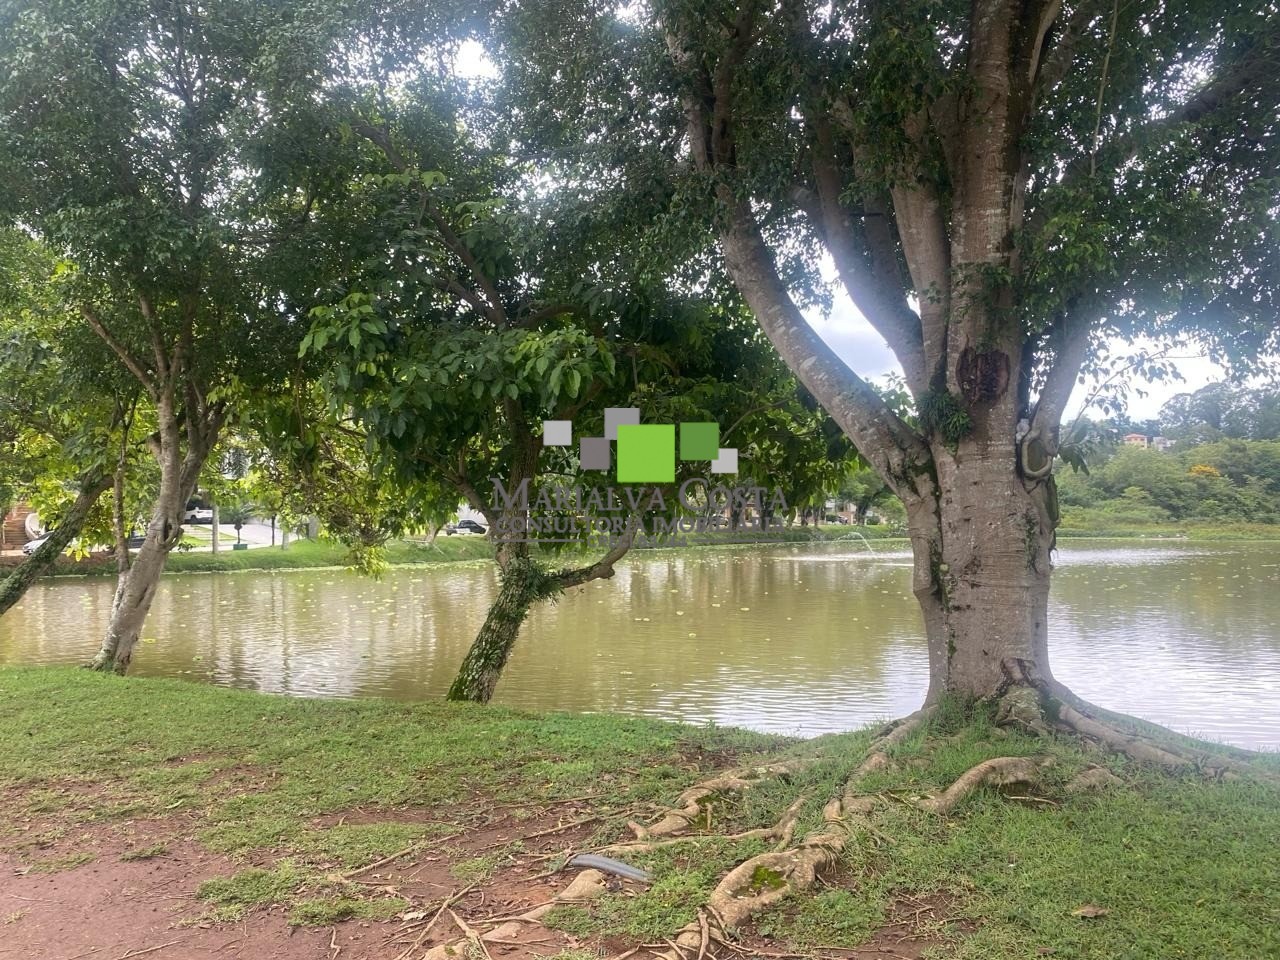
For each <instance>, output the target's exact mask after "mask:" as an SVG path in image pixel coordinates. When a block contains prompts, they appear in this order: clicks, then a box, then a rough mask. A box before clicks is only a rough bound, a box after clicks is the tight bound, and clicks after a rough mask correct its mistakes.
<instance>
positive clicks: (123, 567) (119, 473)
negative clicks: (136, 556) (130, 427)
mask: <svg viewBox="0 0 1280 960" xmlns="http://www.w3.org/2000/svg"><path fill="white" fill-rule="evenodd" d="M112 501H113V508H112V518H111V520H112V523H111V525H112V528H113V530H114V533H115V540H116V542H115V555H116V592H115V595H114V596H113V597H112V598H111V615H112V616H113V617H114V616H115V614H116V610H117V609H119V607H120V598H121V597H122V596H124V587H125V584H126V583H127V582H128V580H129V541H128V538H127V536H126V531H125V526H124V456H123V454H122V455H121V458H120V462H119V464H118V465H117V466H116V475H115V482H114V484H113V488H112Z"/></svg>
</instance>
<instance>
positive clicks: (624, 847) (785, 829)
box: [599, 797, 805, 854]
mask: <svg viewBox="0 0 1280 960" xmlns="http://www.w3.org/2000/svg"><path fill="white" fill-rule="evenodd" d="M804 804H805V798H804V797H799V798H797V799H796V801H795V802H794V803H793V804H791V806H789V807H787V809H786V812H785V813H783V815H782V816H781V818H779V820H778V822H777V823H775V824H774V825H773V826H771V827H757V828H756V829H754V830H744V831H742V832H741V833H689V834H680V835H679V836H674V837H666V838H664V839H661V840H632V841H630V842H628V843H614V844H610V845H609V846H607V847H601V848H600V850H599V852H600V853H607V854H614V853H650V852H652V851H654V850H657V849H659V848H660V847H671V846H675V845H676V844H680V843H689V842H691V841H696V840H735V841H737V840H776V841H777V842H778V849H779V850H782V849H785V848H787V847H789V846H790V845H791V838H792V836H794V834H795V830H796V820H797V819H798V818H799V816H800V810H801V809H802V808H803V807H804Z"/></svg>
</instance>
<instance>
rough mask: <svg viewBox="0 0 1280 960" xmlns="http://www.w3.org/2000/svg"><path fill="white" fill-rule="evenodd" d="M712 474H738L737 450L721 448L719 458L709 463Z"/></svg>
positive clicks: (734, 448)
mask: <svg viewBox="0 0 1280 960" xmlns="http://www.w3.org/2000/svg"><path fill="white" fill-rule="evenodd" d="M711 472H712V473H737V472H738V448H737V447H721V448H720V456H718V457H716V458H715V459H714V460H712V461H711Z"/></svg>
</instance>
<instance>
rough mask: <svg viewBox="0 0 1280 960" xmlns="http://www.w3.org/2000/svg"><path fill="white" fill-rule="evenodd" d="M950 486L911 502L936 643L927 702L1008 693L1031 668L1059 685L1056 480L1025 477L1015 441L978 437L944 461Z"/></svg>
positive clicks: (920, 581) (940, 460) (920, 589)
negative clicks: (1053, 612) (1052, 593)
mask: <svg viewBox="0 0 1280 960" xmlns="http://www.w3.org/2000/svg"><path fill="white" fill-rule="evenodd" d="M936 462H937V469H938V474H939V481H940V482H939V486H940V488H941V490H942V494H941V496H939V497H938V498H937V499H936V500H935V501H933V502H932V503H930V502H928V501H916V502H915V503H912V504H910V505H909V506H908V510H907V514H908V530H909V532H910V536H911V543H912V550H913V553H914V557H915V572H914V576H913V591H914V593H915V595H916V598H917V600H918V601H919V603H920V608H921V613H922V616H923V619H924V623H925V633H926V636H927V638H928V651H929V677H930V681H929V692H928V695H927V698H926V702H927V703H932V702H934V701H935V700H936V699H937V698H938V697H940V696H941V695H943V694H944V693H954V694H959V695H961V696H964V697H971V698H977V699H998V698H999V697H1001V696H1003V695H1004V694H1005V693H1006V692H1007V690H1008V688H1009V687H1010V685H1011V684H1012V683H1016V682H1018V681H1017V677H1020V676H1022V672H1021V671H1014V672H1013V674H1011V672H1010V667H1011V666H1012V665H1013V664H1015V663H1017V664H1021V665H1022V666H1024V667H1025V672H1026V673H1028V674H1030V675H1033V676H1037V677H1039V678H1041V679H1043V680H1045V681H1049V680H1051V677H1052V675H1051V672H1050V669H1049V659H1048V630H1047V625H1048V601H1049V579H1050V574H1051V571H1052V564H1051V560H1050V552H1051V550H1052V549H1053V543H1054V527H1055V525H1056V522H1057V518H1056V516H1055V515H1054V510H1053V508H1052V504H1053V492H1052V485H1053V480H1052V478H1047V479H1045V480H1043V481H1039V482H1036V483H1032V484H1030V485H1028V483H1027V482H1026V481H1025V480H1024V479H1023V478H1022V477H1021V476H1020V475H1019V473H1018V470H1017V467H1016V457H1015V451H1014V448H1013V444H1012V442H1006V443H1003V444H999V443H994V442H983V443H979V442H977V441H975V440H969V441H965V442H963V443H961V444H960V445H958V447H957V450H956V451H955V452H954V453H952V452H951V451H949V450H943V451H939V452H938V454H937V456H936Z"/></svg>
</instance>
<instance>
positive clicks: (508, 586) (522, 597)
mask: <svg viewBox="0 0 1280 960" xmlns="http://www.w3.org/2000/svg"><path fill="white" fill-rule="evenodd" d="M545 577H546V574H544V573H543V572H542V571H540V570H539V569H538V567H537V564H535V563H534V562H533V561H532V560H530V559H529V558H528V557H519V558H515V559H512V560H511V561H510V562H509V563H508V564H507V566H506V569H505V570H504V571H503V573H502V586H501V588H500V589H499V590H498V596H497V598H496V599H495V600H494V601H493V605H492V606H490V607H489V613H488V615H487V616H486V617H485V619H484V624H483V625H482V626H481V627H480V632H479V633H478V634H476V639H475V641H474V642H473V643H472V644H471V649H470V650H468V651H467V655H466V657H465V658H464V659H463V661H462V666H461V667H459V668H458V676H457V678H456V679H455V680H454V681H453V685H452V686H451V687H449V693H448V695H447V697H446V699H449V700H469V701H471V702H473V703H488V702H489V700H490V699H492V697H493V691H494V690H495V689H496V688H497V686H498V679H499V678H500V677H501V676H502V670H503V668H504V667H505V666H506V665H507V659H508V658H509V657H510V656H511V648H512V647H514V646H515V643H516V638H517V637H519V635H520V625H521V624H523V623H524V620H525V617H527V616H528V615H529V608H530V607H531V606H533V604H534V602H535V601H536V600H538V599H541V598H542V597H544V596H546V595H547V592H546V591H547V585H546V584H545V583H544V582H543V581H544V578H545Z"/></svg>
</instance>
